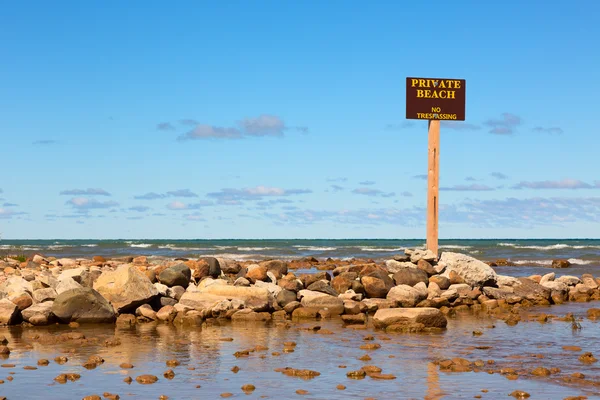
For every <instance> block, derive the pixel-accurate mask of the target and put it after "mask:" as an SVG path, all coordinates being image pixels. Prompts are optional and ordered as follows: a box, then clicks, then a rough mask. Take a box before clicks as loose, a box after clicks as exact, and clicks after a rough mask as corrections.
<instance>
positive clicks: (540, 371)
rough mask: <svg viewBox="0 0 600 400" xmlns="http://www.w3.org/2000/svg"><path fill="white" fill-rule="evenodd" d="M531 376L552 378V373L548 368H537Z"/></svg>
mask: <svg viewBox="0 0 600 400" xmlns="http://www.w3.org/2000/svg"><path fill="white" fill-rule="evenodd" d="M531 375H535V376H550V375H551V372H550V370H549V369H548V368H544V367H537V368H536V369H534V370H533V371H531Z"/></svg>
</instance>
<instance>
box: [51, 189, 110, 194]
mask: <svg viewBox="0 0 600 400" xmlns="http://www.w3.org/2000/svg"><path fill="white" fill-rule="evenodd" d="M60 195H63V196H110V195H111V194H110V193H108V192H107V191H106V190H104V189H93V188H89V189H71V190H63V191H62V192H60Z"/></svg>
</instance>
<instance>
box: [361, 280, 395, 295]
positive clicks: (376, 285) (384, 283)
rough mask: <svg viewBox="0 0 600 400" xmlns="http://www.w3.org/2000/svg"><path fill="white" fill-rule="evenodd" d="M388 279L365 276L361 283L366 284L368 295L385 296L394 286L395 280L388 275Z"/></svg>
mask: <svg viewBox="0 0 600 400" xmlns="http://www.w3.org/2000/svg"><path fill="white" fill-rule="evenodd" d="M386 278H387V279H380V278H379V277H374V276H363V277H362V278H361V283H362V284H363V286H364V289H365V292H366V293H367V296H369V297H372V298H381V299H383V298H385V296H387V294H388V292H389V291H390V289H391V288H392V287H393V286H394V283H393V281H392V280H391V279H390V278H389V277H387V276H386Z"/></svg>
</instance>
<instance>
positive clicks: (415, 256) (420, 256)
mask: <svg viewBox="0 0 600 400" xmlns="http://www.w3.org/2000/svg"><path fill="white" fill-rule="evenodd" d="M419 260H425V261H427V262H434V261H436V260H437V254H433V252H432V251H431V250H429V249H427V250H421V249H417V250H414V251H413V252H412V253H411V254H410V261H411V262H412V263H413V264H416V263H418V262H419Z"/></svg>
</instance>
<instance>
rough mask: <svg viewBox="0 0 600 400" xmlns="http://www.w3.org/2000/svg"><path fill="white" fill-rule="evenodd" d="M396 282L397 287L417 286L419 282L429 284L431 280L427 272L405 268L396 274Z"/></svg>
mask: <svg viewBox="0 0 600 400" xmlns="http://www.w3.org/2000/svg"><path fill="white" fill-rule="evenodd" d="M425 262H426V261H425ZM394 282H396V285H408V286H415V285H416V284H417V283H419V282H423V283H425V284H427V283H428V282H429V278H428V276H427V273H426V272H425V271H422V270H420V269H417V268H404V269H402V270H400V271H398V272H396V273H395V274H394Z"/></svg>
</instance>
